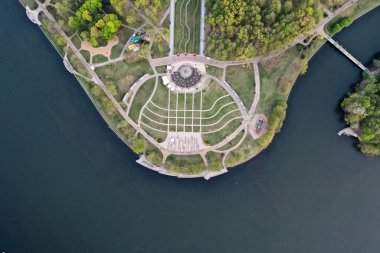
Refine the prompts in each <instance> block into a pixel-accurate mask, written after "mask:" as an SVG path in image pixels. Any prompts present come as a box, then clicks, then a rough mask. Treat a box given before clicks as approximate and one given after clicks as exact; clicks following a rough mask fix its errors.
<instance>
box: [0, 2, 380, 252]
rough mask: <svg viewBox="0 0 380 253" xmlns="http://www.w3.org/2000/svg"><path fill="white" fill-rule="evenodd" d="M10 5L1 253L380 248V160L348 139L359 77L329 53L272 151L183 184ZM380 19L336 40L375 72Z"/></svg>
mask: <svg viewBox="0 0 380 253" xmlns="http://www.w3.org/2000/svg"><path fill="white" fill-rule="evenodd" d="M1 2H2V4H1V8H0V21H1V22H0V23H1V26H0V32H1V33H0V34H1V40H0V52H1V54H0V57H1V58H0V59H1V61H0V116H1V121H0V122H1V124H0V252H1V251H4V252H9V253H18V252H20V253H32V252H36V253H37V252H38V253H51V252H59V253H61V252H62V253H66V252H75V253H79V252H80V253H84V252H112V253H114V252H115V253H119V252H120V253H121V252H123V253H125V252H128V253H129V252H144V253H150V252H158V253H161V252H162V253H166V252H186V253H195V252H197V253H198V252H218V253H224V252H226V253H230V252H237V253H240V252H250V253H251V252H258V253H267V252H268V253H279V252H280V253H283V252H284V253H288V252H289V253H294V252H302V253H305V252H308V253H326V252H334V253H351V252H352V253H358V252H370V253H372V252H379V251H380V183H379V182H380V158H372V157H365V156H363V155H362V154H361V153H359V152H358V151H357V150H356V148H355V147H354V141H353V140H352V139H350V138H346V137H340V138H339V137H338V136H337V134H336V133H337V132H338V131H339V130H340V129H341V128H343V127H344V126H345V124H344V122H343V120H342V113H341V111H340V109H339V107H338V102H339V101H340V100H341V99H342V98H343V96H344V95H345V94H346V92H347V91H348V90H349V89H350V88H352V87H353V85H354V84H355V82H357V81H358V80H359V79H360V71H359V69H358V68H357V67H355V66H354V65H353V64H352V63H351V62H349V61H348V60H347V59H346V58H344V56H342V55H341V54H340V53H338V52H337V51H336V50H335V49H334V48H332V47H331V46H330V45H325V46H324V47H323V48H322V49H321V50H320V51H319V52H318V53H317V54H316V55H315V57H314V58H313V59H312V61H311V63H310V66H309V72H308V73H307V74H306V75H305V76H302V77H301V78H299V80H298V81H297V84H296V87H295V88H294V90H293V92H292V94H291V97H290V103H289V110H288V116H287V119H286V122H285V125H284V128H283V130H282V131H281V133H280V134H279V135H278V136H277V137H276V139H275V141H274V142H273V144H272V145H271V146H270V147H269V148H268V149H267V150H266V151H265V152H263V153H262V154H261V155H259V156H258V157H257V158H255V159H253V160H251V161H250V162H248V163H246V164H244V165H241V166H239V167H238V168H236V169H233V170H231V171H230V173H228V174H226V175H224V176H221V177H219V178H216V179H213V180H211V181H209V182H206V181H204V180H178V179H174V178H169V177H164V176H160V175H158V174H155V173H152V172H150V171H148V170H146V169H144V168H142V167H140V166H138V165H137V164H136V163H135V162H134V160H135V159H136V158H137V157H136V155H135V154H133V153H132V151H131V150H130V149H129V148H128V147H127V146H125V145H124V144H123V143H122V142H121V141H120V140H119V139H117V138H116V136H115V135H114V133H113V132H112V131H111V130H110V129H109V128H108V127H107V125H106V123H105V122H104V121H103V120H102V118H101V117H100V116H99V114H98V113H97V111H96V110H95V108H94V107H93V105H92V104H91V102H90V101H89V99H88V98H87V97H86V95H85V93H84V92H83V91H82V89H81V87H80V86H79V84H78V83H77V82H76V80H75V79H74V78H73V76H71V75H70V74H68V73H67V71H66V70H65V68H64V66H63V64H62V60H61V59H60V57H59V55H58V54H57V53H56V52H55V50H54V49H53V48H52V46H51V45H50V44H49V42H48V41H47V40H46V39H45V37H44V36H43V35H42V33H41V32H40V31H39V29H38V27H36V26H34V25H32V24H31V23H30V22H29V21H28V20H27V18H26V16H25V14H24V10H23V8H22V7H21V6H20V5H19V4H18V2H17V1H16V0H3V1H1ZM379 23H380V8H377V9H376V10H374V11H372V12H371V13H370V14H368V15H366V16H365V17H363V18H361V19H360V20H358V21H357V22H355V23H354V24H353V25H352V26H351V27H350V28H348V29H346V30H344V31H343V32H342V33H340V34H338V35H337V36H336V39H337V40H338V41H340V42H341V43H342V44H343V45H344V46H345V47H346V48H347V49H349V51H350V52H351V53H352V54H353V55H355V56H356V57H357V58H359V59H360V60H361V61H363V62H365V63H368V61H369V60H370V59H371V58H372V57H373V56H374V55H375V54H377V53H379V51H380V29H378V25H379Z"/></svg>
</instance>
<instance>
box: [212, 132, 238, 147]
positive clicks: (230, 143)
mask: <svg viewBox="0 0 380 253" xmlns="http://www.w3.org/2000/svg"><path fill="white" fill-rule="evenodd" d="M243 136H244V132H241V133H239V134H238V135H237V136H236V137H235V139H233V140H232V141H230V142H229V143H227V144H226V145H224V146H223V147H221V148H220V149H218V150H220V151H224V150H228V149H230V148H232V147H234V146H236V145H237V144H238V143H239V141H240V140H241V139H242V138H243Z"/></svg>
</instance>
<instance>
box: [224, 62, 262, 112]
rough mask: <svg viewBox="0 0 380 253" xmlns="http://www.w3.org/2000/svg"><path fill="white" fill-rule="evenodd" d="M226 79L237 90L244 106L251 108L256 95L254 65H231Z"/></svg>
mask: <svg viewBox="0 0 380 253" xmlns="http://www.w3.org/2000/svg"><path fill="white" fill-rule="evenodd" d="M226 81H227V82H228V84H229V85H231V87H232V88H233V89H234V90H235V91H236V93H237V94H238V96H239V97H240V99H241V100H242V101H243V104H244V106H245V107H246V108H247V110H249V108H250V107H251V105H252V102H253V98H254V97H255V75H254V73H253V66H252V65H243V66H230V67H228V68H227V73H226Z"/></svg>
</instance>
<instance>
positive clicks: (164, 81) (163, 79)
mask: <svg viewBox="0 0 380 253" xmlns="http://www.w3.org/2000/svg"><path fill="white" fill-rule="evenodd" d="M162 82H163V83H164V85H167V84H168V83H169V79H168V77H167V76H163V77H162Z"/></svg>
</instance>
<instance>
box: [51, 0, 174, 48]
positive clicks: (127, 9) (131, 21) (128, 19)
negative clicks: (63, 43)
mask: <svg viewBox="0 0 380 253" xmlns="http://www.w3.org/2000/svg"><path fill="white" fill-rule="evenodd" d="M132 4H134V5H135V6H136V8H137V9H139V11H140V12H141V13H144V14H145V15H147V16H148V17H149V18H151V20H152V21H155V19H156V17H157V15H158V13H159V12H160V11H162V10H163V8H164V7H166V6H167V4H168V0H131V1H129V0H55V5H54V6H55V10H54V13H55V14H56V16H57V18H58V20H59V23H60V25H61V26H62V27H63V28H64V29H65V30H66V31H67V30H69V29H73V30H75V31H77V32H78V34H79V35H80V36H81V38H82V39H83V40H87V41H89V42H90V43H91V45H92V46H94V47H97V46H103V45H105V44H107V41H109V40H111V39H113V38H114V36H115V35H116V33H117V32H118V31H119V29H120V28H121V26H122V24H123V23H125V24H126V25H130V26H134V25H136V21H137V20H138V19H140V17H138V12H137V11H135V10H134V9H133V6H132Z"/></svg>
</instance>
